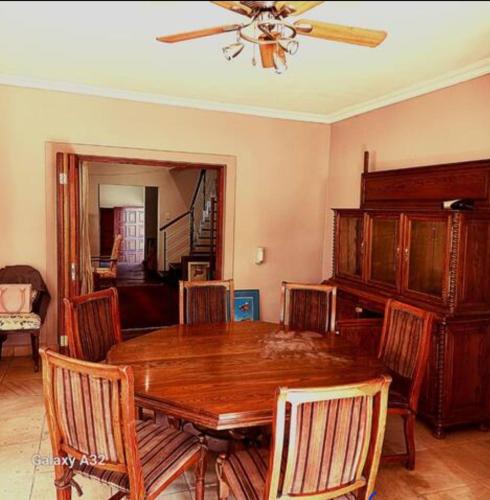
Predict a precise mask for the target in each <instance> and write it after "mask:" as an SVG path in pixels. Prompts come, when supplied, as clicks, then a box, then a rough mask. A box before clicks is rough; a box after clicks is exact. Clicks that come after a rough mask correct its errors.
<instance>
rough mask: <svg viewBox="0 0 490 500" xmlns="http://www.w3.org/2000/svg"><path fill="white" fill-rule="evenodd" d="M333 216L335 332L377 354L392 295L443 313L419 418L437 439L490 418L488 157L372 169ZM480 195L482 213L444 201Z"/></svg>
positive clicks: (437, 325) (484, 424)
mask: <svg viewBox="0 0 490 500" xmlns="http://www.w3.org/2000/svg"><path fill="white" fill-rule="evenodd" d="M361 189H362V195H361V207H360V208H359V209H348V210H347V209H338V210H335V226H334V227H335V230H334V270H333V277H332V278H331V279H330V280H328V283H330V284H335V285H336V286H337V287H338V313H337V315H338V321H337V329H338V331H339V332H340V334H341V335H344V336H347V337H349V338H350V339H351V340H352V341H353V342H355V343H357V344H360V345H363V346H364V347H365V348H367V349H372V350H375V349H376V348H377V343H378V340H379V333H380V331H381V325H382V316H383V311H384V306H385V303H386V301H387V299H388V298H390V297H393V298H396V299H397V300H400V301H402V302H406V303H409V304H413V305H416V306H419V307H422V308H425V309H428V310H430V311H432V312H434V313H435V315H436V318H437V321H436V322H435V325H434V332H433V339H432V347H431V355H430V359H429V365H428V369H427V374H426V377H425V382H424V387H423V389H422V396H421V401H420V409H419V413H420V416H421V417H422V418H424V419H425V420H427V421H428V422H429V423H430V424H431V426H432V428H433V430H434V434H435V435H436V436H437V437H443V436H444V433H445V431H446V429H448V428H451V427H455V426H459V425H465V424H480V425H481V426H482V427H483V428H485V427H487V426H488V423H489V422H490V160H483V161H478V162H465V163H455V164H448V165H438V166H429V167H418V168H410V169H402V170H390V171H383V172H372V173H367V172H365V173H364V174H363V176H362V183H361ZM461 198H465V199H472V200H474V205H475V207H474V209H471V210H465V211H455V210H444V209H442V202H443V201H444V200H452V199H461Z"/></svg>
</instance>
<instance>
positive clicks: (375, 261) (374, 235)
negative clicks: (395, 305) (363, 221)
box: [368, 214, 400, 288]
mask: <svg viewBox="0 0 490 500" xmlns="http://www.w3.org/2000/svg"><path fill="white" fill-rule="evenodd" d="M368 252H369V266H368V269H369V270H368V281H371V282H373V284H378V285H380V286H383V287H388V288H398V261H399V253H400V216H399V215H396V214H394V215H371V216H370V217H369V244H368Z"/></svg>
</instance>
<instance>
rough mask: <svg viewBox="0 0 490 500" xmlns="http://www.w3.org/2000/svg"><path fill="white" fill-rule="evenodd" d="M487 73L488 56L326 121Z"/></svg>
mask: <svg viewBox="0 0 490 500" xmlns="http://www.w3.org/2000/svg"><path fill="white" fill-rule="evenodd" d="M488 73H490V57H487V58H486V59H482V60H480V61H478V62H476V63H473V64H470V65H468V66H465V67H464V68H460V69H458V70H455V71H451V72H449V73H446V74H444V75H441V76H439V77H437V78H433V79H431V80H426V81H425V82H421V83H417V84H415V85H411V86H410V87H405V88H404V89H401V90H397V91H395V92H390V93H389V94H385V95H384V96H381V97H377V98H375V99H371V100H369V101H366V102H364V103H361V104H356V105H354V106H348V107H346V108H343V109H341V110H340V111H337V112H335V113H330V114H328V115H325V118H326V119H327V121H328V123H335V122H338V121H341V120H345V119H347V118H351V117H353V116H357V115H360V114H363V113H367V112H369V111H373V110H375V109H379V108H384V107H385V106H389V105H390V104H396V103H398V102H402V101H406V100H408V99H412V98H413V97H418V96H421V95H424V94H428V93H429V92H434V91H435V90H440V89H444V88H447V87H451V86H453V85H456V84H458V83H462V82H465V81H467V80H472V79H473V78H478V77H479V76H483V75H486V74H488Z"/></svg>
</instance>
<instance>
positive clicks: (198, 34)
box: [157, 24, 241, 43]
mask: <svg viewBox="0 0 490 500" xmlns="http://www.w3.org/2000/svg"><path fill="white" fill-rule="evenodd" d="M240 27H241V25H240V24H226V25H224V26H215V27H214V28H204V29H202V30H196V31H187V32H185V33H177V34H175V35H164V36H159V37H157V40H158V41H159V42H165V43H175V42H183V41H184V40H193V39H194V38H203V37H205V36H211V35H219V34H220V33H228V32H229V31H236V30H238V29H240Z"/></svg>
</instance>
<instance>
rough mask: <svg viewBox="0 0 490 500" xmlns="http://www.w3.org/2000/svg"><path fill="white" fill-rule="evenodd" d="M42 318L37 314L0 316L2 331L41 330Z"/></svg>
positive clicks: (0, 328)
mask: <svg viewBox="0 0 490 500" xmlns="http://www.w3.org/2000/svg"><path fill="white" fill-rule="evenodd" d="M39 328H41V317H40V316H39V315H37V314H36V313H23V314H22V313H19V314H0V331H14V330H39Z"/></svg>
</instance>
